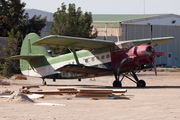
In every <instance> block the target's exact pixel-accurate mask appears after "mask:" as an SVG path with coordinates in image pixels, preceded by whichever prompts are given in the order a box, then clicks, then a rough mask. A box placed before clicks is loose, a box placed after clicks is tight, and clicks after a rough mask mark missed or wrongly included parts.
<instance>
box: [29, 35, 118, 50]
mask: <svg viewBox="0 0 180 120" xmlns="http://www.w3.org/2000/svg"><path fill="white" fill-rule="evenodd" d="M114 44H115V43H114V42H112V41H105V40H96V39H87V38H78V37H68V36H59V35H50V36H47V37H44V38H42V39H40V40H38V41H37V42H35V43H33V44H32V45H38V46H47V47H59V48H71V47H72V46H73V47H74V48H75V49H86V50H90V49H98V48H103V47H109V46H112V45H114Z"/></svg>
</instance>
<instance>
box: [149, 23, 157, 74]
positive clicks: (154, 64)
mask: <svg viewBox="0 0 180 120" xmlns="http://www.w3.org/2000/svg"><path fill="white" fill-rule="evenodd" d="M150 33H151V49H152V51H153V52H152V53H154V55H152V64H153V67H154V72H155V75H156V76H157V69H156V61H155V51H154V49H153V44H152V25H151V30H150Z"/></svg>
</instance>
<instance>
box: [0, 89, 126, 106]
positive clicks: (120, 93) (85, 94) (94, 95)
mask: <svg viewBox="0 0 180 120" xmlns="http://www.w3.org/2000/svg"><path fill="white" fill-rule="evenodd" d="M30 88H39V86H22V88H21V89H19V92H14V91H13V92H11V91H9V90H7V89H6V90H4V91H2V92H1V94H0V97H1V98H9V99H8V102H23V103H24V102H30V103H32V102H34V100H35V99H39V98H44V97H46V95H61V96H62V97H61V98H63V99H64V98H65V99H67V100H71V99H72V98H73V99H74V98H91V99H92V100H99V99H128V98H127V97H126V96H125V95H124V93H126V92H127V90H126V89H83V88H80V89H76V88H74V87H58V88H57V90H40V91H38V90H36V91H33V90H31V91H30Z"/></svg>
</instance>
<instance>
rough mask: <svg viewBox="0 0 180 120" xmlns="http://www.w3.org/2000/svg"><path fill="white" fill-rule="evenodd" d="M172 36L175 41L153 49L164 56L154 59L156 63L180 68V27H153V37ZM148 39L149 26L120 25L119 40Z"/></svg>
mask: <svg viewBox="0 0 180 120" xmlns="http://www.w3.org/2000/svg"><path fill="white" fill-rule="evenodd" d="M167 36H174V37H175V40H174V41H171V42H168V43H163V44H160V45H158V46H156V47H155V50H156V51H159V52H165V53H166V56H161V57H156V63H157V64H161V63H165V64H167V66H174V65H175V66H180V53H178V51H180V47H179V46H178V45H180V27H179V26H160V25H154V26H153V37H167ZM143 38H150V25H129V24H123V25H122V37H121V40H132V39H143Z"/></svg>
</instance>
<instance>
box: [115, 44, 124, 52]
mask: <svg viewBox="0 0 180 120" xmlns="http://www.w3.org/2000/svg"><path fill="white" fill-rule="evenodd" d="M114 50H115V51H122V50H123V47H122V46H121V45H115V46H114Z"/></svg>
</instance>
